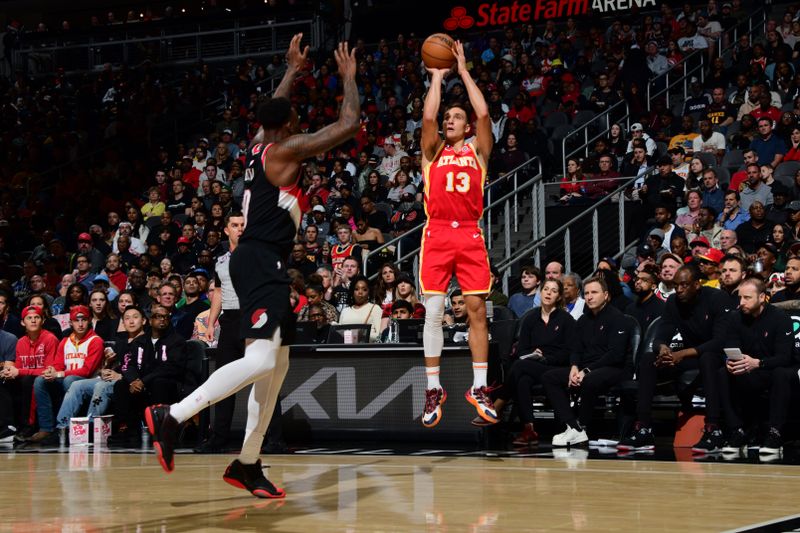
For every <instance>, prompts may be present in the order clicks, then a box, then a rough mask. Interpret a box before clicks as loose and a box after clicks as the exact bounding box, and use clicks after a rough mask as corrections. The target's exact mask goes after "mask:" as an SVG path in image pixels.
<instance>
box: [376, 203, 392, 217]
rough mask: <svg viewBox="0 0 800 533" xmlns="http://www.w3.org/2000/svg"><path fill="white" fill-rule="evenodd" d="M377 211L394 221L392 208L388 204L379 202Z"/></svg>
mask: <svg viewBox="0 0 800 533" xmlns="http://www.w3.org/2000/svg"><path fill="white" fill-rule="evenodd" d="M375 209H377V210H378V211H380V212H381V213H383V214H384V215H386V219H387V220H391V219H392V206H391V205H390V204H388V203H386V202H378V203H377V204H375Z"/></svg>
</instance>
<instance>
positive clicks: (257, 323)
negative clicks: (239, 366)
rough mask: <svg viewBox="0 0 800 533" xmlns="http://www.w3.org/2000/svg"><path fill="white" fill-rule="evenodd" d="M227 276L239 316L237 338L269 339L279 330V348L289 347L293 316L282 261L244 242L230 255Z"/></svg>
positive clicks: (265, 248)
mask: <svg viewBox="0 0 800 533" xmlns="http://www.w3.org/2000/svg"><path fill="white" fill-rule="evenodd" d="M230 274H231V281H232V282H233V288H234V289H235V290H236V296H238V298H239V307H240V308H241V313H242V319H241V328H240V331H239V335H240V337H241V338H242V339H271V338H272V336H273V335H274V334H275V330H276V329H277V328H278V326H280V328H281V340H282V344H284V345H287V344H291V343H292V342H293V336H294V329H295V327H294V326H295V316H294V312H293V310H292V309H291V307H290V305H291V304H290V303H289V283H290V282H291V279H290V278H289V276H288V275H287V274H286V261H285V260H284V259H283V258H281V256H280V255H279V254H278V253H277V252H276V251H275V250H274V249H273V248H271V247H270V246H269V245H268V244H265V243H261V242H258V241H246V242H243V243H240V244H239V246H237V247H236V250H234V252H233V254H232V255H231V264H230Z"/></svg>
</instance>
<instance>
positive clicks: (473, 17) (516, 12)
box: [444, 0, 656, 31]
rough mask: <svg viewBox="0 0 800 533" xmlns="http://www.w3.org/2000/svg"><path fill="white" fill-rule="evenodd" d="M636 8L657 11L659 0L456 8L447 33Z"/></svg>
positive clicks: (547, 0) (551, 0) (552, 0)
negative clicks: (655, 8)
mask: <svg viewBox="0 0 800 533" xmlns="http://www.w3.org/2000/svg"><path fill="white" fill-rule="evenodd" d="M632 7H639V8H648V7H649V8H654V7H656V0H536V1H535V2H532V3H529V2H522V3H520V2H517V1H516V0H515V1H514V3H513V4H510V5H508V4H500V3H498V2H494V3H488V2H485V3H481V4H478V5H477V6H476V7H475V8H474V10H473V11H470V10H468V9H467V8H466V7H464V6H455V7H453V8H452V9H451V10H450V16H449V17H447V18H446V19H445V21H444V29H445V30H447V31H455V30H459V29H461V30H468V29H470V28H473V27H475V28H482V27H486V26H503V25H506V24H515V23H524V22H535V21H537V20H548V19H556V18H562V17H575V16H580V15H589V14H590V12H591V13H610V12H615V11H625V10H628V9H631V8H632Z"/></svg>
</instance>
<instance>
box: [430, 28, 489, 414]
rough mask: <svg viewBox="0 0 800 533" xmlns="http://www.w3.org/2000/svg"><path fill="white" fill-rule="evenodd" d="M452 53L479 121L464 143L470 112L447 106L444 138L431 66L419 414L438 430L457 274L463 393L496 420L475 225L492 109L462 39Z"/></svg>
mask: <svg viewBox="0 0 800 533" xmlns="http://www.w3.org/2000/svg"><path fill="white" fill-rule="evenodd" d="M453 54H454V55H455V58H456V69H457V72H458V75H459V76H461V80H462V81H463V82H464V86H465V87H466V90H467V94H468V96H469V102H470V106H471V107H472V110H473V111H474V113H475V116H476V119H475V131H474V137H473V138H472V140H471V142H469V143H467V142H466V139H467V137H468V136H469V137H472V136H473V131H472V126H471V125H470V123H469V111H468V109H467V108H466V107H465V106H464V104H463V103H461V102H454V103H451V104H449V105H448V106H447V107H446V108H445V110H444V120H443V121H442V124H441V127H442V131H443V133H444V140H442V138H441V137H440V136H439V123H438V121H437V119H438V115H439V106H440V102H441V98H442V94H441V92H442V82H443V80H444V78H445V76H446V75H447V74H448V73H449V72H450V69H437V68H429V69H428V72H429V73H430V76H431V86H430V89H429V90H428V95H427V96H426V97H425V104H424V107H423V112H422V166H423V169H424V181H425V211H426V213H427V216H428V221H427V223H426V225H425V228H424V229H423V235H422V248H421V251H420V287H421V289H422V292H423V293H424V295H425V310H426V313H425V327H424V329H423V336H422V338H423V346H424V350H425V367H426V368H425V372H426V375H427V380H428V384H427V390H426V392H425V411H424V412H423V414H422V424H423V425H424V426H425V427H434V426H435V425H437V424H438V423H439V422H440V421H441V420H442V404H444V402H445V400H446V399H447V393H446V392H445V390H444V389H443V388H442V386H441V384H440V382H439V361H440V359H441V354H442V346H443V344H444V338H443V334H442V317H443V315H444V299H445V296H446V294H447V288H448V286H449V284H450V278H451V277H452V276H453V275H454V274H455V276H456V278H457V279H458V283H459V285H460V286H461V290H462V292H463V294H464V301H465V303H466V305H467V313H468V316H469V348H470V351H471V352H472V373H473V382H472V387H470V389H469V390H468V391H467V392H466V394H465V396H466V399H467V401H468V402H469V403H470V404H472V405H473V406H474V407H475V409H476V410H477V411H478V415H479V416H480V417H481V418H482V419H484V420H485V421H487V422H488V423H491V424H494V423H496V422H497V413H496V412H495V409H494V405H493V403H492V400H491V398H490V397H489V392H488V390H487V387H486V373H487V369H488V360H489V331H488V327H487V324H486V305H485V300H486V296H487V295H488V294H489V291H490V289H491V279H490V270H489V257H488V255H487V253H486V245H485V244H484V241H483V232H482V231H481V229H480V226H479V225H478V222H479V221H480V219H481V217H482V215H483V186H484V183H485V181H486V163H487V161H488V160H489V154H491V152H492V144H493V138H492V128H491V122H490V119H489V108H488V106H487V105H486V100H485V99H484V97H483V94H481V91H480V89H478V86H477V85H476V84H475V82H474V81H473V79H472V76H470V74H469V71H468V70H467V64H466V59H465V56H464V47H463V46H462V44H461V42H460V41H456V42H455V45H454V47H453Z"/></svg>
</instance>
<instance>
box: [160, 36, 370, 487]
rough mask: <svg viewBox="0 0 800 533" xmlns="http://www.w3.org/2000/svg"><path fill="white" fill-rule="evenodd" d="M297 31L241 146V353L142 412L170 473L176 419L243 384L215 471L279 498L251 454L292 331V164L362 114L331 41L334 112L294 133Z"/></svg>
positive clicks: (351, 70) (234, 271) (344, 56)
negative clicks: (235, 423)
mask: <svg viewBox="0 0 800 533" xmlns="http://www.w3.org/2000/svg"><path fill="white" fill-rule="evenodd" d="M301 38H302V34H297V35H295V36H294V37H293V38H292V41H291V44H290V45H289V50H288V52H287V54H286V60H287V63H288V69H287V71H286V74H285V75H284V77H283V79H282V80H281V83H280V85H279V86H278V89H277V90H276V91H275V95H274V96H273V97H272V98H270V99H267V100H266V101H265V102H264V103H262V104H261V105H260V106H259V108H258V121H259V122H260V123H261V128H260V130H259V132H258V134H257V135H256V137H255V138H254V139H253V141H252V142H251V143H250V146H249V147H248V149H247V158H246V171H245V183H246V187H247V188H246V191H245V195H244V200H243V206H242V207H243V209H242V211H243V214H244V218H245V229H244V232H243V233H242V236H241V237H240V239H239V245H238V246H237V247H236V250H235V251H234V253H233V255H232V256H231V260H230V275H231V280H232V281H233V287H234V289H235V290H236V294H237V295H238V296H239V303H240V307H241V314H242V321H241V330H240V335H241V337H242V338H243V339H245V352H244V357H243V358H241V359H238V360H236V361H233V362H231V363H229V364H227V365H225V366H223V367H222V368H219V369H218V370H217V371H216V372H214V373H213V374H212V375H211V376H210V377H209V378H208V380H207V381H206V382H205V383H204V384H203V385H201V386H200V387H199V388H198V389H197V390H196V391H194V392H193V393H192V394H190V395H189V396H187V397H186V398H185V399H184V400H183V401H181V402H179V403H176V404H173V405H156V406H151V407H148V408H147V410H146V411H145V420H146V422H147V426H148V428H149V430H150V433H152V435H153V447H154V448H155V450H156V454H157V456H158V460H159V462H160V463H161V466H162V467H163V468H164V470H166V471H167V472H172V471H173V469H174V446H175V440H176V435H177V432H178V427H179V425H180V424H181V423H183V422H184V421H186V420H188V419H190V418H191V417H193V416H194V415H195V414H197V413H198V412H200V411H201V410H202V409H205V408H206V407H209V406H211V405H213V404H214V403H216V402H218V401H220V400H222V399H224V398H227V397H228V396H230V395H231V394H234V393H236V392H237V391H239V390H240V389H242V388H244V387H246V386H247V385H250V384H251V383H252V384H253V388H252V390H251V391H250V398H249V401H248V404H247V427H246V430H245V436H244V443H243V445H242V451H241V453H240V454H239V457H238V458H237V459H236V460H234V461H233V463H231V464H230V465H229V466H228V468H227V470H226V471H225V474H224V475H223V479H224V480H225V481H226V482H227V483H229V484H231V485H233V486H235V487H238V488H242V489H245V490H247V491H249V492H250V493H251V494H253V495H255V496H257V497H259V498H283V497H284V496H285V493H284V491H283V490H282V489H279V488H277V487H275V486H274V485H273V484H272V483H271V482H270V481H269V480H268V479H267V478H266V477H265V476H264V473H263V471H262V468H261V460H260V459H259V453H260V451H261V445H262V443H263V440H264V435H265V434H266V431H267V426H268V424H269V420H270V417H271V416H272V412H273V410H274V409H275V402H276V401H277V398H278V393H279V392H280V389H281V385H282V384H283V379H284V377H285V376H286V371H287V370H288V368H289V346H288V345H286V344H290V342H291V339H290V338H289V339H287V337H290V336H291V334H292V333H293V331H294V320H293V319H294V314H293V313H292V310H291V308H290V304H289V283H290V279H289V277H288V276H287V274H286V264H287V262H288V258H289V253H290V252H291V248H292V243H293V241H294V237H295V235H296V234H297V228H298V227H299V225H300V220H301V212H300V208H299V207H298V204H297V195H298V194H299V193H300V189H299V186H298V178H299V175H300V170H301V163H302V162H303V161H304V160H306V159H308V158H310V157H314V156H316V155H318V154H321V153H324V152H326V151H328V150H331V149H332V148H334V147H336V146H338V145H340V144H342V143H343V142H345V141H346V140H348V139H350V138H352V137H353V136H354V135H355V134H356V132H357V131H358V128H359V117H360V114H361V110H360V106H359V101H358V90H357V88H356V82H355V74H356V59H355V50H353V51H350V50H349V47H348V45H347V43H340V44H339V46H338V48H337V49H336V51H335V53H334V55H335V57H336V63H337V65H338V67H339V74H340V75H341V77H342V81H343V85H344V98H343V101H342V105H341V108H340V110H339V119H338V120H337V121H336V122H335V123H333V124H330V125H329V126H326V127H324V128H322V129H321V130H319V131H317V132H316V133H312V134H298V133H297V132H298V131H299V119H298V116H297V112H296V111H295V110H294V109H293V108H292V105H291V103H290V101H289V98H288V97H289V93H290V88H291V86H292V82H293V81H294V80H295V78H296V77H297V75H298V74H299V73H300V72H301V71H302V70H303V68H304V67H305V63H306V57H307V55H308V47H307V46H306V47H305V49H304V50H303V51H302V52H301V50H300V40H301ZM282 341H283V342H282ZM287 341H288V342H287Z"/></svg>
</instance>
